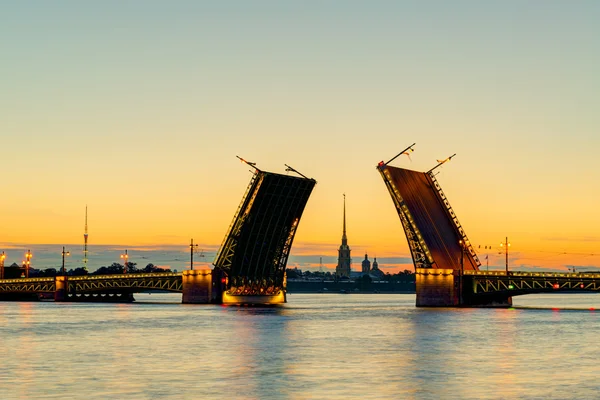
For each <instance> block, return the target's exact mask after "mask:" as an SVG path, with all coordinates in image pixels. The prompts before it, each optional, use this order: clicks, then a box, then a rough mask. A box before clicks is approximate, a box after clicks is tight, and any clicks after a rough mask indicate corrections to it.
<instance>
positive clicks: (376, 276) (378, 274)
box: [360, 253, 385, 281]
mask: <svg viewBox="0 0 600 400" xmlns="http://www.w3.org/2000/svg"><path fill="white" fill-rule="evenodd" d="M365 275H369V276H370V277H371V279H373V280H374V281H379V280H381V279H383V277H384V276H385V273H384V272H383V271H382V270H380V269H379V263H378V262H377V257H375V258H374V260H373V268H371V261H369V256H368V255H367V254H366V253H365V259H364V260H363V262H362V272H361V273H360V276H365Z"/></svg>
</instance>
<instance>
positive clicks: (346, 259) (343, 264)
mask: <svg viewBox="0 0 600 400" xmlns="http://www.w3.org/2000/svg"><path fill="white" fill-rule="evenodd" d="M351 264H352V259H351V258H350V247H349V246H348V238H347V237H346V195H345V194H344V230H343V233H342V244H341V245H340V248H339V249H338V264H337V267H335V276H336V277H338V278H350V265H351Z"/></svg>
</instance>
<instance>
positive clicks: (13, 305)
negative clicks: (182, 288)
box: [0, 294, 600, 399]
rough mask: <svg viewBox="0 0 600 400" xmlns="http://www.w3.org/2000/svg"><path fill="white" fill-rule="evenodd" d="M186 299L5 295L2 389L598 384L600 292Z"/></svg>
mask: <svg viewBox="0 0 600 400" xmlns="http://www.w3.org/2000/svg"><path fill="white" fill-rule="evenodd" d="M180 297H181V295H176V294H152V295H148V294H143V295H136V298H137V299H138V301H137V302H136V303H133V304H86V303H53V302H40V303H27V302H0V338H1V340H2V352H1V353H0V398H2V399H39V398H49V399H52V398H56V399H58V398H60V399H63V398H79V399H108V398H113V399H158V398H160V399H348V398H351V399H456V398H459V399H511V398H521V399H549V398H556V399H593V398H598V397H599V396H600V376H599V371H600V368H599V361H598V357H597V355H598V348H597V345H598V339H599V338H600V333H599V332H600V296H599V295H597V294H577V295H569V294H548V295H528V296H521V297H516V298H515V299H514V300H515V301H514V303H515V307H514V308H511V309H450V308H448V309H423V308H415V307H414V301H415V296H414V294H412V295H411V294H292V295H289V296H288V303H287V304H285V305H283V306H279V307H273V308H249V307H225V306H214V305H181V304H178V302H179V301H180ZM596 309H598V310H599V311H596Z"/></svg>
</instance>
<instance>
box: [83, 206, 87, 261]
mask: <svg viewBox="0 0 600 400" xmlns="http://www.w3.org/2000/svg"><path fill="white" fill-rule="evenodd" d="M87 242H88V226H87V204H86V205H85V232H84V233H83V268H85V269H86V270H87V262H88V257H87V256H88V249H87Z"/></svg>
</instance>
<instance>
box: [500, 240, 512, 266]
mask: <svg viewBox="0 0 600 400" xmlns="http://www.w3.org/2000/svg"><path fill="white" fill-rule="evenodd" d="M500 247H504V253H505V254H506V275H508V248H509V247H510V243H508V236H507V237H506V241H505V242H504V243H500Z"/></svg>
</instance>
